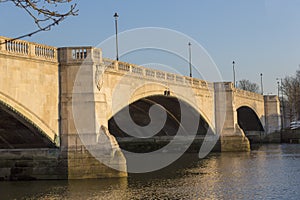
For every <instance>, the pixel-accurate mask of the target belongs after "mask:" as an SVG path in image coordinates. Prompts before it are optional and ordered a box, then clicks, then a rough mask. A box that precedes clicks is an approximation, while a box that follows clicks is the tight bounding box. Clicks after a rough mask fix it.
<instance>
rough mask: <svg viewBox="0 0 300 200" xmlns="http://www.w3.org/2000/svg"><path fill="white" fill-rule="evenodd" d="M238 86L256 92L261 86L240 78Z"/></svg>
mask: <svg viewBox="0 0 300 200" xmlns="http://www.w3.org/2000/svg"><path fill="white" fill-rule="evenodd" d="M237 88H239V89H242V90H247V91H250V92H256V93H258V91H259V86H258V85H257V84H256V83H252V82H251V81H249V80H246V79H243V80H240V81H239V82H238V84H237Z"/></svg>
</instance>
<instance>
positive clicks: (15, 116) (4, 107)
mask: <svg viewBox="0 0 300 200" xmlns="http://www.w3.org/2000/svg"><path fill="white" fill-rule="evenodd" d="M0 127H1V130H0V148H8V149H9V148H11V149H15V148H44V147H55V146H56V143H55V142H56V140H57V139H58V138H57V135H56V134H55V132H54V131H53V130H51V129H50V128H49V127H48V126H47V125H46V124H45V123H44V122H43V121H42V120H41V119H40V118H39V117H38V116H36V115H35V114H34V113H32V112H31V111H30V110H29V109H27V108H26V107H25V106H23V105H22V104H20V103H18V102H16V101H15V100H13V99H12V98H9V97H8V96H6V95H4V94H3V93H1V92H0Z"/></svg>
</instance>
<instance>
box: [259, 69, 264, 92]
mask: <svg viewBox="0 0 300 200" xmlns="http://www.w3.org/2000/svg"><path fill="white" fill-rule="evenodd" d="M260 87H261V95H264V86H263V74H262V73H260Z"/></svg>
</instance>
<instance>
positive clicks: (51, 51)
mask: <svg viewBox="0 0 300 200" xmlns="http://www.w3.org/2000/svg"><path fill="white" fill-rule="evenodd" d="M0 52H1V54H6V55H13V56H19V57H28V58H32V59H38V60H47V61H53V62H57V48H55V47H51V46H47V45H43V44H37V43H33V42H27V41H24V40H14V39H11V38H7V37H2V36H0Z"/></svg>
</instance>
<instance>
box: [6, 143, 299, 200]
mask: <svg viewBox="0 0 300 200" xmlns="http://www.w3.org/2000/svg"><path fill="white" fill-rule="evenodd" d="M299 158H300V145H297V144H295V145H285V144H283V145H266V146H262V147H260V148H259V149H258V150H254V151H252V152H248V153H214V154H211V155H210V156H208V157H207V158H205V159H202V160H198V161H195V155H191V154H188V155H185V156H184V157H183V158H181V159H180V160H179V161H178V162H177V163H175V164H174V165H172V166H169V167H168V168H165V169H163V170H161V171H159V172H156V173H149V174H130V176H129V177H128V178H121V179H104V180H103V179H101V180H76V181H29V182H0V199H72V200H73V199H299V198H300V159H299Z"/></svg>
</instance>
